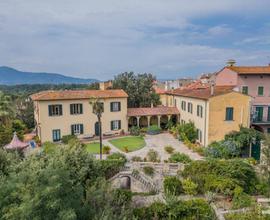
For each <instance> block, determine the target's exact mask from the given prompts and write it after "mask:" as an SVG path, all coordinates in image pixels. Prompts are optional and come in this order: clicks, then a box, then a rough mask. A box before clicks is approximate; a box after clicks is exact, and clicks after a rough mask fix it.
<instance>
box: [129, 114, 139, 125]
mask: <svg viewBox="0 0 270 220" xmlns="http://www.w3.org/2000/svg"><path fill="white" fill-rule="evenodd" d="M133 126H138V125H137V118H136V117H134V116H131V117H130V118H129V119H128V127H129V128H131V127H133Z"/></svg>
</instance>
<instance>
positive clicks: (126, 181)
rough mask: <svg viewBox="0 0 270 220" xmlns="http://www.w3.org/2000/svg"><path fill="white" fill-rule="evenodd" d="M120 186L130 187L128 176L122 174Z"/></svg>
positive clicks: (123, 187)
mask: <svg viewBox="0 0 270 220" xmlns="http://www.w3.org/2000/svg"><path fill="white" fill-rule="evenodd" d="M120 188H121V189H127V190H130V189H131V179H130V177H129V176H122V177H121V179H120Z"/></svg>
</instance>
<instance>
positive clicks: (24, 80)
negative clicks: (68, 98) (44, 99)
mask: <svg viewBox="0 0 270 220" xmlns="http://www.w3.org/2000/svg"><path fill="white" fill-rule="evenodd" d="M93 82H98V80H96V79H82V78H75V77H69V76H64V75H62V74H58V73H35V72H23V71H19V70H16V69H13V68H11V67H6V66H2V67H0V84H2V85H17V84H63V83H65V84H71V83H77V84H85V83H93Z"/></svg>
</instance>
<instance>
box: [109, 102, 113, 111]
mask: <svg viewBox="0 0 270 220" xmlns="http://www.w3.org/2000/svg"><path fill="white" fill-rule="evenodd" d="M110 104H111V112H113V102H111V103H110Z"/></svg>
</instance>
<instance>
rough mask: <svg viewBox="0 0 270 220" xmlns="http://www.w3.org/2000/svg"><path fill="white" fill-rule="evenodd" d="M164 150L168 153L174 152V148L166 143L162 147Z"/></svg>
mask: <svg viewBox="0 0 270 220" xmlns="http://www.w3.org/2000/svg"><path fill="white" fill-rule="evenodd" d="M164 150H165V151H166V152H167V153H168V154H172V153H173V152H174V148H173V147H172V146H170V145H167V146H165V147H164Z"/></svg>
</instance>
